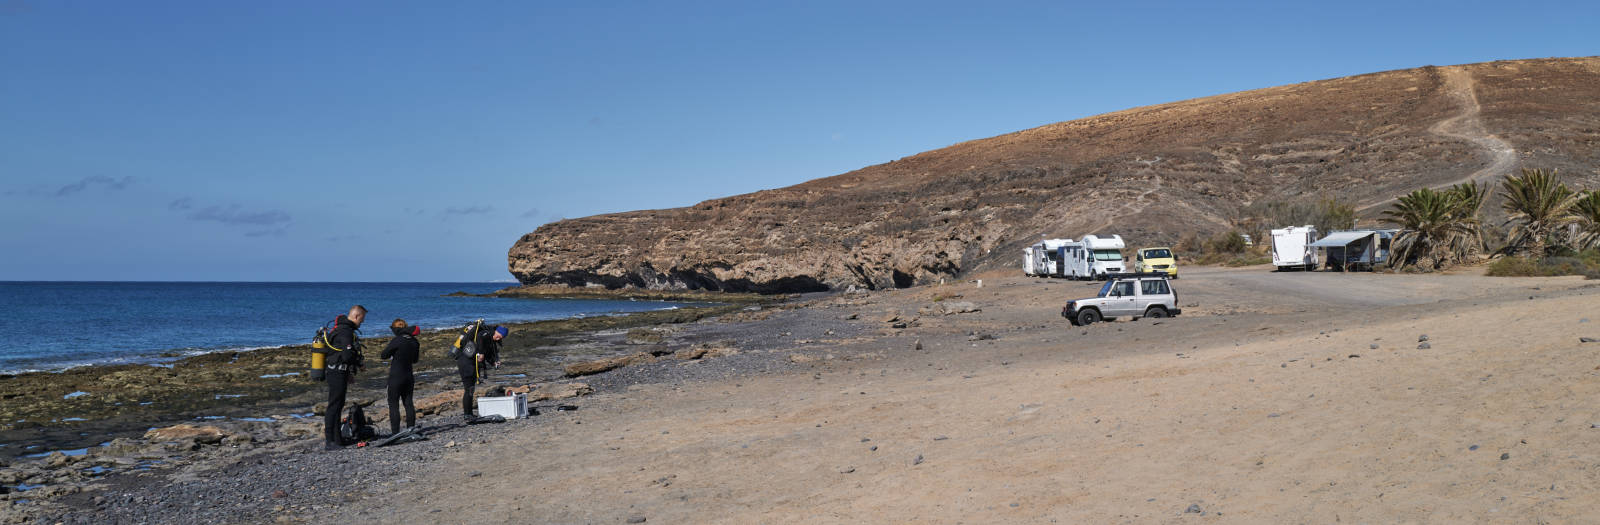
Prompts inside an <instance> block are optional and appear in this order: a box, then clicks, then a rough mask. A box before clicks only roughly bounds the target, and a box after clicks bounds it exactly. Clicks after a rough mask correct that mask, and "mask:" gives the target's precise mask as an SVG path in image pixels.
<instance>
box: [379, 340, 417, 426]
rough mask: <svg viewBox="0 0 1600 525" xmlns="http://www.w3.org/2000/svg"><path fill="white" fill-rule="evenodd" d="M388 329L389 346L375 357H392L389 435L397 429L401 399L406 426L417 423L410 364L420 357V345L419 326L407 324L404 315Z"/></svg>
mask: <svg viewBox="0 0 1600 525" xmlns="http://www.w3.org/2000/svg"><path fill="white" fill-rule="evenodd" d="M389 330H390V331H392V332H394V339H390V340H389V346H386V347H384V348H383V353H382V354H380V355H379V356H378V357H381V358H383V359H392V361H389V434H391V435H392V434H398V433H400V403H402V402H403V403H405V406H406V429H407V430H409V429H412V428H415V427H416V426H417V407H416V406H415V405H413V404H412V402H411V397H412V396H411V394H412V392H413V391H414V390H415V389H416V385H417V381H416V379H415V377H414V376H413V375H412V372H411V365H414V364H417V360H418V359H420V358H421V357H422V350H421V345H420V344H418V343H417V336H418V335H421V334H422V327H420V326H407V325H406V322H405V320H404V319H395V320H394V322H393V323H389Z"/></svg>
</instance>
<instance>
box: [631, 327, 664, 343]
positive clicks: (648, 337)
mask: <svg viewBox="0 0 1600 525" xmlns="http://www.w3.org/2000/svg"><path fill="white" fill-rule="evenodd" d="M665 338H666V336H664V335H662V334H661V332H659V331H657V330H651V329H649V328H635V329H632V330H628V335H627V340H628V344H630V345H656V344H661V341H662V340H663V339H665Z"/></svg>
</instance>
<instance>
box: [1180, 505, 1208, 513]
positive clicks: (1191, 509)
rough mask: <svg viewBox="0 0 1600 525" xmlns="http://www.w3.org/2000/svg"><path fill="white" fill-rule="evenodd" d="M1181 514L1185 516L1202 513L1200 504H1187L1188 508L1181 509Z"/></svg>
mask: <svg viewBox="0 0 1600 525" xmlns="http://www.w3.org/2000/svg"><path fill="white" fill-rule="evenodd" d="M1183 512H1184V513H1185V514H1199V513H1201V512H1204V511H1202V510H1200V504H1199V503H1190V504H1189V508H1187V509H1183Z"/></svg>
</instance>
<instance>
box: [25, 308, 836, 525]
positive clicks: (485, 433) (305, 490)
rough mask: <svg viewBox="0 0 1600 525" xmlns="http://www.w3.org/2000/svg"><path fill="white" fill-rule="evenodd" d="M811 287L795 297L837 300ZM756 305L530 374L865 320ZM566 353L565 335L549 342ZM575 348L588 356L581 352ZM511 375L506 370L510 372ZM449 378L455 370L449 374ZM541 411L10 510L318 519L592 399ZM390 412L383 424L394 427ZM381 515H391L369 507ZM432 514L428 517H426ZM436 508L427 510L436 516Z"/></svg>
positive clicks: (711, 370) (246, 453) (772, 347)
mask: <svg viewBox="0 0 1600 525" xmlns="http://www.w3.org/2000/svg"><path fill="white" fill-rule="evenodd" d="M827 300H828V298H827V297H824V296H810V297H806V298H802V299H800V300H799V301H796V302H794V303H790V305H788V306H794V305H798V304H803V303H808V302H818V301H827ZM788 306H779V307H766V308H761V307H750V308H748V309H746V310H745V311H743V312H740V313H738V314H734V315H730V316H726V317H725V318H719V319H707V320H702V321H698V322H694V323H687V324H682V325H663V326H660V327H656V328H655V329H656V330H661V331H662V332H664V333H666V334H667V337H665V338H664V340H663V342H662V343H659V344H655V345H635V344H629V343H628V341H627V335H626V333H625V332H624V331H621V330H616V331H601V332H593V333H587V334H581V335H580V336H577V337H573V338H571V339H569V340H567V341H565V342H564V343H563V344H564V345H565V346H569V347H571V348H569V349H568V350H571V352H570V353H571V354H572V355H575V356H581V355H583V354H586V353H587V354H590V355H625V354H628V353H632V352H638V351H644V350H649V351H654V352H663V351H665V350H672V351H681V350H684V349H690V348H694V347H696V346H716V347H719V348H731V349H736V352H733V353H730V354H727V355H722V356H720V357H716V358H714V359H712V358H708V359H700V360H694V361H686V360H678V359H662V360H660V361H658V362H655V363H647V364H640V365H635V366H627V367H622V368H618V369H615V370H611V371H609V372H605V373H601V374H597V375H592V376H585V377H580V378H562V377H560V371H559V369H558V368H555V367H551V368H550V369H548V370H543V371H539V372H533V373H529V374H528V375H527V379H528V380H531V381H536V382H542V381H569V382H570V381H579V382H583V383H586V384H588V385H590V386H591V387H592V388H594V389H595V391H596V392H597V393H605V392H621V391H625V390H627V389H628V388H629V387H630V386H633V385H639V384H681V383H684V382H696V381H716V380H725V379H729V378H735V377H744V376H750V375H762V374H776V373H784V372H788V371H792V370H794V369H796V368H797V367H799V366H800V365H798V364H797V363H796V362H795V361H794V360H793V359H791V355H792V354H793V353H794V352H793V351H788V350H785V351H781V352H780V351H779V350H780V349H786V348H793V347H794V346H795V343H796V342H797V341H798V342H801V343H804V342H806V341H810V340H822V339H844V338H851V337H857V336H859V335H861V334H860V332H862V331H864V330H865V329H864V328H863V326H862V325H861V324H860V323H852V322H847V321H845V320H843V319H840V318H839V316H837V315H834V314H833V313H831V312H829V311H827V309H813V308H792V307H788ZM549 350H550V352H551V353H552V354H555V355H562V354H563V348H561V347H560V346H558V347H556V348H552V349H549ZM572 359H579V357H573V358H572ZM502 379H503V378H502ZM439 383H440V386H446V385H445V383H447V382H445V381H439ZM533 405H534V406H533V408H534V410H535V412H537V415H533V416H530V417H529V418H526V419H521V420H511V421H508V422H506V423H502V424H479V425H467V424H465V423H464V420H463V418H462V417H461V416H460V415H459V414H455V413H454V411H446V414H448V415H434V416H425V417H422V418H420V419H419V421H418V426H419V427H421V428H422V429H423V433H424V435H426V436H428V438H429V439H428V440H426V441H419V442H412V443H402V444H399V445H395V446H390V447H385V448H356V447H349V448H346V449H344V450H339V451H332V452H327V451H323V450H322V449H321V445H322V444H321V441H320V440H319V439H316V438H315V437H311V438H302V439H298V440H294V441H290V442H278V443H270V444H266V445H254V446H252V445H249V444H240V445H237V446H232V447H230V446H226V445H224V446H220V447H209V449H207V450H202V451H198V452H195V453H193V454H192V455H191V456H189V457H188V458H187V459H186V461H188V462H189V463H187V464H180V465H174V466H171V467H168V468H153V469H148V470H140V471H133V472H119V473H113V474H110V475H108V476H105V477H103V478H99V479H98V480H96V481H94V482H92V483H90V484H88V485H85V486H84V490H82V491H81V492H78V493H75V494H68V495H64V496H61V497H59V498H56V499H55V501H54V502H53V503H54V505H52V506H49V507H42V508H32V509H31V511H30V512H27V513H25V514H23V513H21V512H18V511H20V510H22V507H23V506H26V505H28V502H26V501H25V500H24V501H22V502H20V503H18V502H13V503H10V505H12V506H13V507H10V508H8V509H7V512H8V513H12V515H10V516H8V518H10V519H9V520H8V521H10V522H33V523H68V524H77V523H82V524H89V523H96V524H99V523H240V522H246V523H250V522H301V521H313V520H315V519H316V518H317V516H318V513H319V512H323V511H327V510H328V509H330V508H331V507H334V506H338V505H340V504H341V503H344V502H346V501H354V500H356V499H359V498H367V497H372V498H379V499H380V500H381V499H382V498H391V497H400V498H403V497H405V496H404V493H405V491H406V487H407V484H409V483H413V482H414V480H417V479H419V478H421V477H424V476H427V475H428V474H429V472H430V471H432V470H434V467H435V463H436V462H437V461H439V459H438V458H439V456H440V455H441V453H443V452H444V451H445V450H447V449H451V448H457V447H466V448H472V447H486V448H487V447H488V446H489V445H491V444H492V443H493V442H494V441H495V440H496V439H497V437H499V436H502V435H505V434H507V433H515V432H524V431H528V430H532V429H534V428H536V427H538V426H540V425H560V424H581V421H582V417H583V415H584V413H585V412H584V411H585V410H588V409H590V406H588V405H591V403H588V402H587V400H586V398H583V397H579V398H573V399H565V400H559V401H548V402H539V403H534V404H533ZM386 425H387V424H386V423H380V424H379V425H378V426H379V428H380V433H386V432H387V428H386ZM370 517H371V518H372V519H374V520H376V519H383V518H384V517H382V516H370ZM424 519H426V518H424ZM438 519H444V518H436V519H432V520H428V521H437V520H438Z"/></svg>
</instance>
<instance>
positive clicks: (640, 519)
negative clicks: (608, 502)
mask: <svg viewBox="0 0 1600 525" xmlns="http://www.w3.org/2000/svg"><path fill="white" fill-rule="evenodd" d="M644 522H645V518H644V516H633V517H630V518H628V523H644Z"/></svg>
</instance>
